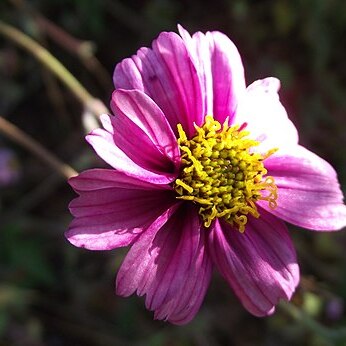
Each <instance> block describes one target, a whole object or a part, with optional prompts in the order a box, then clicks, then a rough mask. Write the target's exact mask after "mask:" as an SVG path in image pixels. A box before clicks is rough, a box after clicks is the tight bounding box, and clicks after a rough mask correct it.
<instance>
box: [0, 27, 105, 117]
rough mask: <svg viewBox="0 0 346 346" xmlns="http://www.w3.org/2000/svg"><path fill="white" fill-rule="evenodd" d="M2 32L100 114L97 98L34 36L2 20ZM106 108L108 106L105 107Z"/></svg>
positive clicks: (84, 103) (0, 32) (86, 105)
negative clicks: (33, 37)
mask: <svg viewBox="0 0 346 346" xmlns="http://www.w3.org/2000/svg"><path fill="white" fill-rule="evenodd" d="M0 34H2V35H3V36H5V37H6V38H8V39H10V40H11V41H13V42H15V43H16V44H17V45H19V46H20V47H22V48H24V49H26V50H27V51H28V52H29V53H31V54H32V55H33V56H34V57H35V58H36V59H38V60H39V61H40V62H41V63H42V64H43V65H44V66H45V67H46V68H48V69H49V70H50V71H51V72H52V73H53V74H55V76H56V77H57V78H58V79H60V80H61V81H62V82H63V83H64V84H65V85H66V86H67V87H68V88H69V89H70V90H71V91H72V92H73V94H74V95H75V96H76V97H77V98H78V99H79V100H80V101H81V102H82V104H83V105H84V106H85V107H87V108H89V109H90V110H91V111H92V112H93V113H94V114H95V115H96V116H99V115H100V108H99V107H95V98H94V97H93V96H92V95H91V94H90V93H89V92H88V91H87V90H86V89H85V88H84V87H83V86H82V85H81V84H80V83H79V81H78V80H77V79H76V78H75V77H74V76H73V75H72V74H71V73H70V72H69V71H68V70H67V69H66V68H65V67H64V66H63V65H62V64H61V63H60V62H59V61H58V60H57V59H56V58H55V57H54V56H53V55H52V54H50V53H49V52H48V51H47V50H46V49H45V48H43V47H42V46H41V45H39V44H38V43H37V42H36V41H34V40H33V39H32V38H30V37H29V36H27V35H26V34H24V33H23V32H21V31H19V30H18V29H16V28H14V27H13V26H11V25H8V24H6V23H4V22H3V21H1V20H0ZM103 108H104V110H106V107H105V106H104V107H103Z"/></svg>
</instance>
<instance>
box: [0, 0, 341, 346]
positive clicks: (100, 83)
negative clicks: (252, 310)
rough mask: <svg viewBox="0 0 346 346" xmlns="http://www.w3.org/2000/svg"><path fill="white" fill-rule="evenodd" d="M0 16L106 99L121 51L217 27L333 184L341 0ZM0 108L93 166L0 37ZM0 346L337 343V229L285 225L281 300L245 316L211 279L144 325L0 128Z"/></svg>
mask: <svg viewBox="0 0 346 346" xmlns="http://www.w3.org/2000/svg"><path fill="white" fill-rule="evenodd" d="M0 20H2V21H4V22H6V23H8V24H11V25H13V26H14V27H16V28H18V29H20V30H21V31H23V32H25V33H26V34H27V35H29V36H30V37H32V38H34V39H35V40H36V41H38V42H39V43H40V44H41V45H43V46H45V47H46V48H47V49H48V50H49V51H50V52H51V53H52V54H53V55H54V56H55V57H57V58H58V59H59V60H60V61H61V62H62V63H63V64H64V65H65V66H66V67H67V68H68V69H69V71H70V72H71V73H72V74H73V75H74V76H76V78H77V79H78V80H79V81H80V82H81V83H82V84H83V85H84V86H85V87H86V89H87V90H88V91H89V92H90V93H91V94H92V95H93V96H95V97H97V98H99V99H100V100H102V101H103V102H104V103H105V104H106V105H108V103H109V100H110V95H111V93H112V88H113V87H112V72H113V69H114V66H115V64H116V63H117V62H119V61H121V59H123V58H125V57H127V56H129V55H131V54H134V53H135V52H136V50H137V49H138V48H140V47H141V46H148V45H150V44H151V41H152V40H153V39H154V38H155V37H156V36H157V35H158V33H159V32H160V31H163V30H173V31H176V24H177V23H180V24H182V25H183V26H184V27H185V28H187V29H188V30H189V31H190V32H195V31H198V30H200V31H207V30H220V31H223V32H224V33H226V34H227V35H228V36H229V37H231V38H232V40H233V41H234V42H235V44H236V45H237V47H238V48H239V50H240V52H241V55H242V57H243V62H244V65H245V70H246V77H247V81H248V83H250V82H252V81H253V80H255V79H258V78H263V77H266V76H276V77H278V78H280V79H281V81H282V90H281V99H282V102H283V103H284V105H285V106H286V107H287V109H288V112H289V115H290V117H291V119H292V120H293V122H294V123H295V124H296V126H297V127H298V129H299V132H300V140H301V143H302V144H303V145H305V146H307V147H308V148H309V149H311V150H313V151H314V152H316V153H317V154H319V155H320V156H322V157H324V158H325V159H327V160H328V161H329V162H330V163H332V164H333V166H334V167H335V168H336V170H337V171H338V174H339V177H340V182H341V185H342V188H343V190H344V191H345V188H346V168H345V167H346V154H345V149H344V148H345V147H346V136H345V120H346V117H345V116H346V114H345V112H346V97H345V95H346V64H345V59H346V45H345V44H344V41H345V33H346V2H345V1H343V0H291V1H289V0H277V1H271V0H262V1H251V0H228V1H227V0H223V1H222V0H213V1H211V2H203V3H202V2H201V1H195V0H191V1H187V0H185V1H183V0H182V1H174V0H143V1H134V0H126V1H125V0H122V1H117V0H88V1H85V0H49V1H48V0H46V1H45V0H1V1H0ZM0 95H1V97H0V116H2V117H4V118H6V119H7V120H9V121H11V122H12V123H14V124H16V125H17V126H18V127H19V128H20V129H22V130H23V131H24V132H25V133H27V134H29V135H30V136H32V137H33V138H35V139H36V140H37V141H38V142H39V143H41V144H42V145H43V146H44V147H45V148H47V149H48V150H50V151H51V152H52V153H54V154H55V155H56V156H57V157H59V158H60V159H61V160H63V161H64V162H68V163H69V164H71V165H72V166H73V167H74V168H75V169H77V170H82V169H85V168H88V167H102V166H103V165H104V164H103V163H102V162H101V161H100V160H99V159H98V158H97V157H96V155H95V154H94V153H93V151H92V149H91V148H89V147H88V145H87V144H86V142H85V141H84V135H85V133H86V132H87V131H88V128H90V126H92V125H90V122H91V123H92V122H93V121H94V119H93V118H92V117H91V116H90V114H89V113H90V112H87V111H85V109H84V108H85V107H83V105H82V104H81V103H80V102H79V101H78V100H77V99H76V98H75V97H74V95H72V94H71V92H70V91H69V90H68V89H67V88H66V87H64V86H63V85H62V84H61V83H60V82H58V81H57V79H56V78H55V77H54V76H52V74H51V73H50V72H48V71H47V70H46V69H45V68H44V67H42V65H41V64H40V63H38V62H37V60H35V59H34V58H33V57H32V56H31V55H30V54H28V52H26V51H24V50H22V49H20V48H18V47H17V45H16V44H14V43H13V42H12V41H11V40H9V39H8V38H5V37H3V36H0ZM0 165H1V169H2V170H3V172H5V171H6V174H5V173H4V175H0V189H1V190H0V192H1V194H0V203H1V205H0V345H1V346H5V345H6V346H7V345H18V346H26V345H28V346H29V345H30V346H31V345H32V346H41V345H49V346H63V345H81V346H84V345H86V346H88V345H90V346H91V345H92V346H94V345H95V346H98V345H106V346H107V345H153V346H161V345H169V346H175V345H184V346H185V345H186V346H188V345H198V346H199V345H201V346H204V345H208V346H209V345H211V346H212V345H240V346H242V345H268V346H272V345H273V346H275V345H283V346H285V345H287V346H291V345H312V346H325V345H346V333H345V327H346V314H345V299H346V255H345V246H346V236H345V233H344V232H340V233H334V234H333V233H332V234H330V233H319V234H316V233H313V232H308V231H304V230H298V229H297V228H296V227H291V230H292V236H293V238H294V242H295V244H296V247H297V251H298V258H299V262H300V265H301V272H302V274H303V277H302V281H301V285H300V287H299V289H298V291H297V293H296V294H295V296H294V299H293V302H292V304H290V305H288V304H282V305H280V306H279V307H278V309H277V313H276V314H274V315H273V316H272V317H269V318H264V319H258V318H255V317H252V316H251V315H249V314H248V313H247V312H246V311H245V310H244V309H243V308H242V307H241V306H240V304H239V302H238V301H237V299H235V298H234V296H233V294H232V293H231V290H230V289H229V288H228V287H227V285H226V284H225V283H224V282H223V280H222V279H221V278H220V276H219V275H217V274H215V276H214V279H213V282H212V285H211V287H210V289H209V291H208V295H207V297H206V300H205V302H204V304H203V306H202V308H201V311H200V312H199V314H198V315H197V317H196V318H195V320H194V321H193V322H191V323H190V324H189V325H187V326H183V327H176V326H172V325H169V324H167V323H164V322H157V321H153V320H152V313H150V312H148V311H146V310H145V308H144V302H143V299H141V298H137V297H131V298H127V299H124V298H120V297H117V296H115V295H114V277H115V273H116V271H117V269H118V267H119V265H120V263H121V260H122V258H123V256H124V254H125V253H126V249H121V250H116V251H111V252H91V251H86V250H83V249H77V248H74V247H72V246H71V245H69V244H68V243H67V241H66V240H65V238H64V235H63V233H64V230H66V228H67V226H68V223H69V222H70V220H71V216H70V214H69V212H68V209H67V206H68V203H69V201H70V200H71V199H72V198H73V197H74V196H75V195H74V193H73V192H72V191H71V189H70V187H69V186H68V185H67V183H66V180H65V179H64V178H62V177H61V176H59V175H58V174H57V173H56V172H54V171H53V170H52V169H51V167H49V166H47V165H46V164H45V163H43V162H42V161H41V160H40V159H38V158H37V157H35V156H33V155H32V154H30V153H28V151H27V150H26V149H24V148H23V147H21V146H19V145H18V144H15V143H13V142H11V141H10V140H9V139H8V138H5V136H2V135H1V134H0Z"/></svg>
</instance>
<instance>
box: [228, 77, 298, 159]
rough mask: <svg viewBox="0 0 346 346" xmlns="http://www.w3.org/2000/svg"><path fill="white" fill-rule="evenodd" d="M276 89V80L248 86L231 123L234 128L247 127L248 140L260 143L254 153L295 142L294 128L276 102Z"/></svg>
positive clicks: (265, 80) (278, 86)
mask: <svg viewBox="0 0 346 346" xmlns="http://www.w3.org/2000/svg"><path fill="white" fill-rule="evenodd" d="M279 88H280V81H279V80H278V79H276V78H265V79H262V80H258V81H256V82H254V83H252V84H251V85H249V86H248V87H247V89H246V94H245V95H244V97H243V98H242V99H241V100H240V101H239V105H238V109H237V111H236V115H235V118H234V120H233V122H234V123H235V124H238V125H242V124H244V123H246V124H247V127H246V130H248V131H249V132H250V136H251V138H252V139H256V140H258V141H260V142H261V145H260V146H259V148H258V150H260V151H262V152H266V151H268V150H269V149H273V148H280V149H281V148H283V147H289V146H291V145H296V144H297V143H298V133H297V129H296V128H295V126H294V125H293V123H292V122H291V120H289V118H288V116H287V113H286V110H285V108H284V107H283V105H282V104H281V102H280V100H279V95H278V93H277V92H278V90H279Z"/></svg>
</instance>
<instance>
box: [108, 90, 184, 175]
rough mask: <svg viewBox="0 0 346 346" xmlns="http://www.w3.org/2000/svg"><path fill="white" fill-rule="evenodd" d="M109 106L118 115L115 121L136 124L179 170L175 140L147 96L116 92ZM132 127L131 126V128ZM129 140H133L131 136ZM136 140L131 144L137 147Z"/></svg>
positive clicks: (123, 91)
mask: <svg viewBox="0 0 346 346" xmlns="http://www.w3.org/2000/svg"><path fill="white" fill-rule="evenodd" d="M111 106H112V110H113V112H114V114H116V115H118V117H117V121H118V119H121V118H126V119H129V120H130V121H131V122H133V123H134V124H136V125H137V126H138V127H139V128H140V129H141V130H142V131H144V132H145V134H146V135H147V136H148V138H149V139H150V141H151V142H152V143H153V144H154V145H155V146H156V148H158V150H159V151H160V152H161V153H162V154H163V155H164V156H166V157H167V158H169V159H170V160H171V161H172V162H173V163H174V164H175V166H176V168H177V169H178V168H179V164H180V152H179V147H178V143H177V139H176V137H175V135H174V133H173V131H172V129H171V127H170V125H169V123H168V121H167V119H166V118H165V115H164V114H163V113H162V111H161V109H160V108H159V107H158V106H157V105H156V104H155V103H154V102H153V101H152V99H151V98H150V97H149V96H147V95H146V94H144V93H142V92H140V91H138V90H131V91H127V90H116V91H115V92H114V93H113V96H112V102H111ZM133 127H134V126H133V125H132V126H131V128H133ZM119 130H122V129H121V128H120V129H119ZM115 133H116V129H115ZM130 139H132V140H133V136H131V138H130ZM137 139H138V138H137V137H136V141H133V142H134V143H135V144H136V145H137V146H139V143H138V142H137ZM166 161H167V160H166Z"/></svg>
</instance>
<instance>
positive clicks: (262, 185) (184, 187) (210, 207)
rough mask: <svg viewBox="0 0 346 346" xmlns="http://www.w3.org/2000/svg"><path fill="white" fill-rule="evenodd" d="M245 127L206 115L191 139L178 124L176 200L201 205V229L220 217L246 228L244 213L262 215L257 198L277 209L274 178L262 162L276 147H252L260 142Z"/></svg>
mask: <svg viewBox="0 0 346 346" xmlns="http://www.w3.org/2000/svg"><path fill="white" fill-rule="evenodd" d="M244 127H245V126H241V127H240V126H238V125H235V126H231V127H230V126H228V120H226V121H225V123H224V124H223V125H222V126H221V124H220V123H219V122H218V121H216V120H214V118H213V117H212V116H210V115H208V116H207V117H206V121H205V124H204V125H203V126H202V127H199V126H197V125H195V129H196V135H195V137H193V138H192V139H190V140H189V139H188V138H187V136H186V134H185V132H184V130H183V128H182V126H181V125H180V124H178V132H179V139H178V144H179V147H180V150H181V160H182V171H181V173H180V175H179V178H178V179H176V180H175V182H174V189H175V191H176V192H177V194H178V196H177V198H179V199H183V200H187V201H192V202H194V203H195V204H198V205H199V214H200V215H201V217H202V219H203V221H204V226H205V227H209V226H210V224H211V222H212V221H213V220H214V219H215V218H223V219H224V220H226V221H227V222H228V223H230V224H231V225H234V226H236V227H237V228H238V229H239V231H240V232H244V231H245V225H246V223H247V215H248V214H251V215H253V216H254V217H256V218H258V217H259V216H260V215H259V212H258V210H257V207H256V204H255V202H256V201H258V200H266V201H268V204H269V206H270V208H272V209H274V208H275V207H276V200H277V187H276V185H275V182H274V178H272V177H270V176H267V177H265V175H266V174H267V170H266V169H265V167H264V165H263V161H264V160H265V159H266V158H268V157H269V156H270V155H272V154H273V153H274V152H275V151H276V149H272V150H270V151H268V152H267V153H265V154H259V153H256V152H253V151H251V148H252V147H254V146H257V145H258V144H259V142H258V141H255V140H252V139H248V138H247V136H248V135H249V132H248V131H245V130H244Z"/></svg>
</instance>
